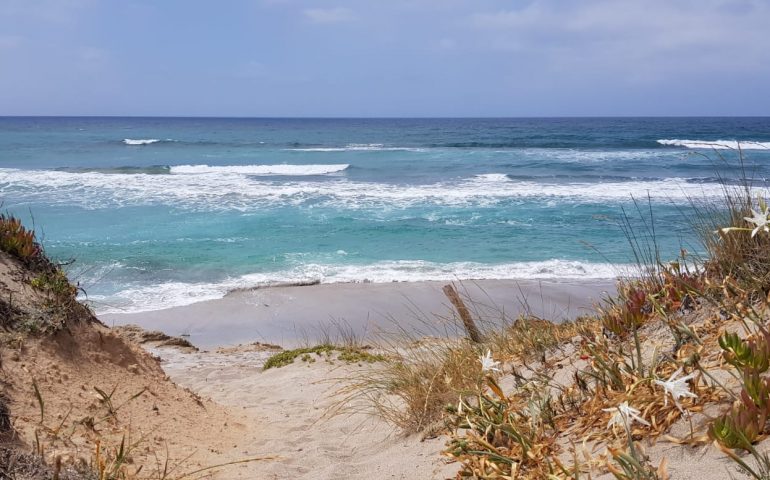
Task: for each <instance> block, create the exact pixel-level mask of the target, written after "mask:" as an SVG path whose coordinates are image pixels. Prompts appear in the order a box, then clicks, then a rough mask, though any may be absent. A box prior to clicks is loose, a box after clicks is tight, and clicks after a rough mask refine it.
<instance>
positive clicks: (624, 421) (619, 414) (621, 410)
mask: <svg viewBox="0 0 770 480" xmlns="http://www.w3.org/2000/svg"><path fill="white" fill-rule="evenodd" d="M602 411H604V412H615V413H614V414H613V415H612V417H610V421H609V422H608V423H607V428H611V427H612V426H613V425H623V426H624V427H625V428H626V429H627V430H630V429H631V424H632V423H634V421H637V422H639V423H641V424H642V425H647V426H648V427H649V426H650V422H648V421H647V420H645V419H643V418H642V417H640V416H639V414H640V413H641V412H640V411H639V410H637V409H635V408H634V407H631V406H629V405H628V402H627V401H626V402H623V403H621V404H620V405H618V406H617V407H615V408H603V409H602Z"/></svg>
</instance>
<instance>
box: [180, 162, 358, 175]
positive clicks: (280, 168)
mask: <svg viewBox="0 0 770 480" xmlns="http://www.w3.org/2000/svg"><path fill="white" fill-rule="evenodd" d="M349 166H350V165H347V164H336V165H231V166H209V165H177V166H173V167H171V168H170V169H169V172H170V173H172V174H187V175H189V174H211V173H217V174H219V173H224V174H227V173H235V174H241V175H287V176H300V175H326V174H329V173H339V172H342V171H343V170H345V169H347V168H348V167H349Z"/></svg>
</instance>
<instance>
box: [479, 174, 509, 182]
mask: <svg viewBox="0 0 770 480" xmlns="http://www.w3.org/2000/svg"><path fill="white" fill-rule="evenodd" d="M476 178H477V179H479V180H485V181H489V182H509V181H510V180H511V179H510V178H509V177H508V175H506V174H504V173H482V174H480V175H476Z"/></svg>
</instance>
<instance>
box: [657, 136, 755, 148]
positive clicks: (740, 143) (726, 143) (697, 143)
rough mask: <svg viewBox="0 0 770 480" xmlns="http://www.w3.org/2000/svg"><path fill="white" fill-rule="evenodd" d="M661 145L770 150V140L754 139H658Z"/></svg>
mask: <svg viewBox="0 0 770 480" xmlns="http://www.w3.org/2000/svg"><path fill="white" fill-rule="evenodd" d="M658 143H659V144H661V145H666V146H670V147H685V148H691V149H698V150H739V149H740V150H770V142H757V141H752V140H679V139H662V140H658Z"/></svg>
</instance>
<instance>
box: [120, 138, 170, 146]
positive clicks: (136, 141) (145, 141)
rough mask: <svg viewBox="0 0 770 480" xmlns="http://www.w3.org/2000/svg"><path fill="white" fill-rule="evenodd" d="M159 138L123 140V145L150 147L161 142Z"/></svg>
mask: <svg viewBox="0 0 770 480" xmlns="http://www.w3.org/2000/svg"><path fill="white" fill-rule="evenodd" d="M162 141H163V140H161V139H159V138H124V139H123V143H125V144H126V145H151V144H153V143H158V142H162Z"/></svg>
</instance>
